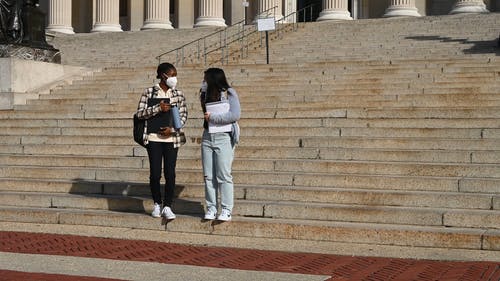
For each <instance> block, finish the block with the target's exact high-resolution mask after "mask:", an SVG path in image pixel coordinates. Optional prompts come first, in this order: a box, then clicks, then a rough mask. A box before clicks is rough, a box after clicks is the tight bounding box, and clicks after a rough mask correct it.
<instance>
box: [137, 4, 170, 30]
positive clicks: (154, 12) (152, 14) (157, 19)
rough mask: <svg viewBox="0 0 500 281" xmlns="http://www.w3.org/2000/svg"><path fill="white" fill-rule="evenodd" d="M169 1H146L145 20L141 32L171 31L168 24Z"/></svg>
mask: <svg viewBox="0 0 500 281" xmlns="http://www.w3.org/2000/svg"><path fill="white" fill-rule="evenodd" d="M169 8H170V0H147V1H146V20H144V25H143V26H142V28H141V30H145V29H172V28H173V27H172V23H171V22H170V10H169Z"/></svg>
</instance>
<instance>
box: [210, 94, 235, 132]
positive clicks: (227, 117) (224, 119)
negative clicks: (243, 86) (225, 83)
mask: <svg viewBox="0 0 500 281" xmlns="http://www.w3.org/2000/svg"><path fill="white" fill-rule="evenodd" d="M227 92H228V95H227V98H228V101H229V111H228V112H225V113H210V122H213V123H215V124H230V123H233V122H236V121H238V120H240V114H241V109H240V100H239V98H238V93H236V91H235V90H234V89H233V88H229V89H228V90H227Z"/></svg>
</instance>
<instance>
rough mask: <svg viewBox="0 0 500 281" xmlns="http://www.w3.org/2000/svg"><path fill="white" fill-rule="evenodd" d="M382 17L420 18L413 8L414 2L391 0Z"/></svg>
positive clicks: (416, 10) (413, 0) (410, 0)
mask: <svg viewBox="0 0 500 281" xmlns="http://www.w3.org/2000/svg"><path fill="white" fill-rule="evenodd" d="M383 17H384V18H390V17H420V14H419V13H418V9H417V8H416V7H415V0H391V2H390V4H389V8H387V9H386V10H385V14H384V16H383Z"/></svg>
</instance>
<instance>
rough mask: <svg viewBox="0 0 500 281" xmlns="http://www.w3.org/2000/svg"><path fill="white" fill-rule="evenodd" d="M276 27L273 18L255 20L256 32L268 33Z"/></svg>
mask: <svg viewBox="0 0 500 281" xmlns="http://www.w3.org/2000/svg"><path fill="white" fill-rule="evenodd" d="M275 29H276V26H275V24H274V18H265V19H258V20H257V30H258V31H268V30H275Z"/></svg>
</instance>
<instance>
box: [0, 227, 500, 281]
mask: <svg viewBox="0 0 500 281" xmlns="http://www.w3.org/2000/svg"><path fill="white" fill-rule="evenodd" d="M0 251H4V252H15V253H27V254H47V255H63V256H75V257H91V258H106V259H116V260H126V261H150V262H159V263H168V264H180V265H183V264H184V265H194V266H208V267H215V268H230V269H242V270H256V271H273V272H287V273H301V274H311V275H328V276H331V277H332V280H385V281H390V280H394V281H395V280H415V281H424V280H436V281H437V280H462V281H467V280H471V281H498V278H497V277H498V276H499V275H500V263H495V262H451V261H429V260H412V259H394V258H376V257H349V256H339V255H327V254H314V253H289V252H280V251H263V250H251V249H235V248H224V247H201V246H190V245H180V244H174V243H162V242H154V241H142V240H126V239H110V238H99V237H85V236H74V235H58V234H45V233H26V232H7V231H5V232H0ZM492 278H497V279H492Z"/></svg>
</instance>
